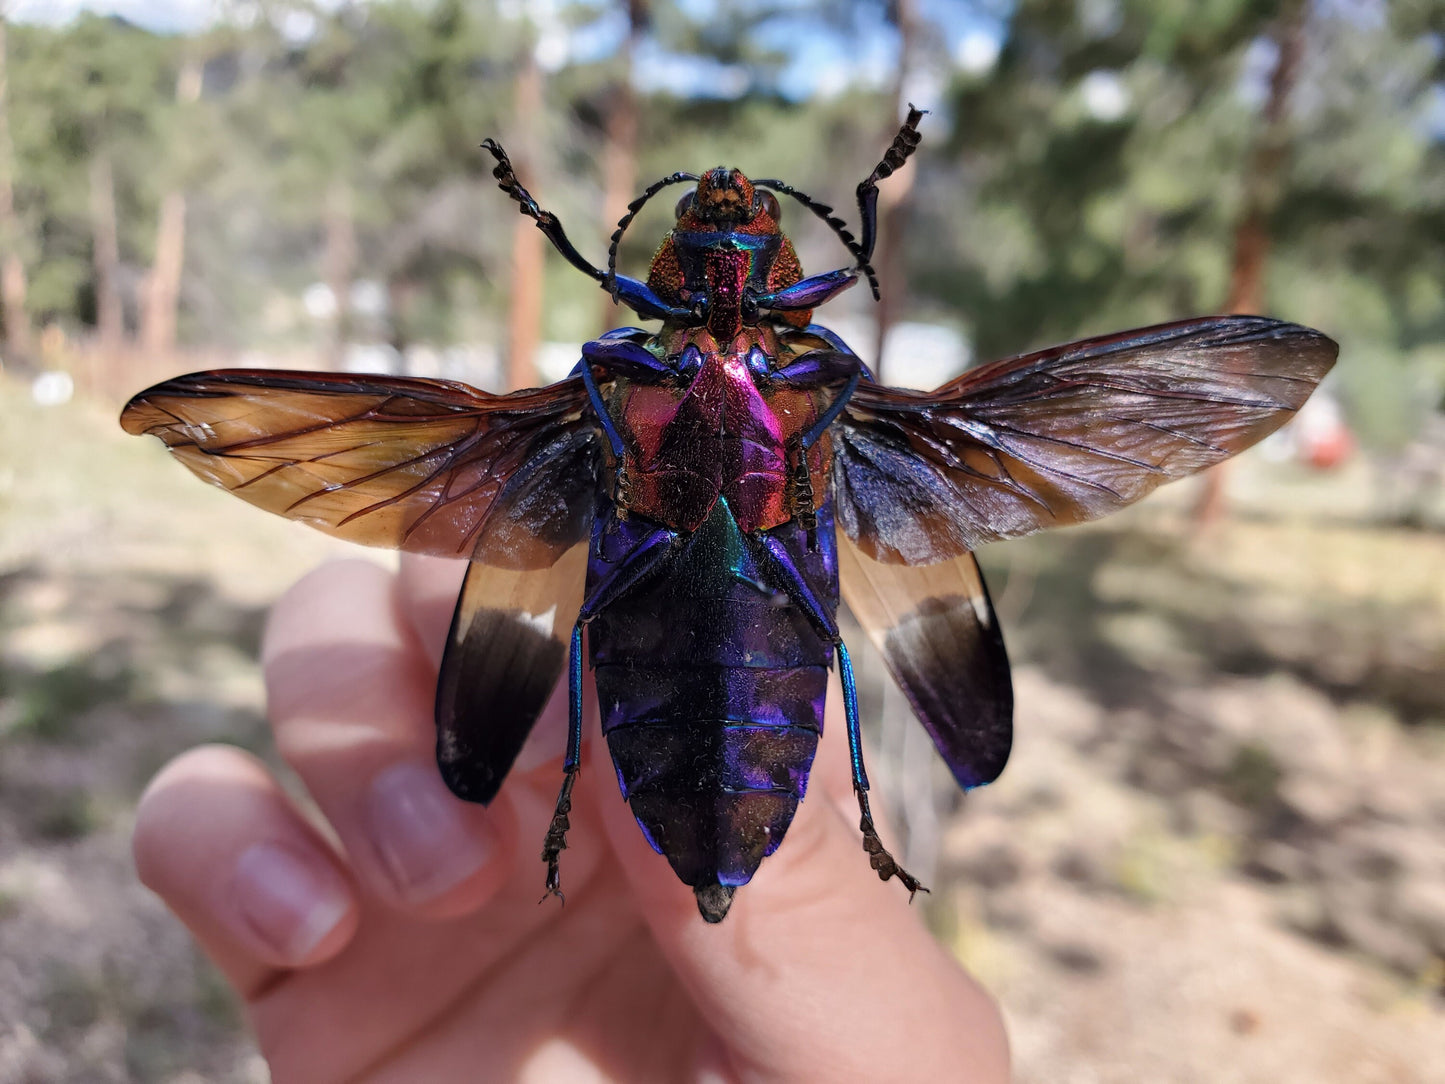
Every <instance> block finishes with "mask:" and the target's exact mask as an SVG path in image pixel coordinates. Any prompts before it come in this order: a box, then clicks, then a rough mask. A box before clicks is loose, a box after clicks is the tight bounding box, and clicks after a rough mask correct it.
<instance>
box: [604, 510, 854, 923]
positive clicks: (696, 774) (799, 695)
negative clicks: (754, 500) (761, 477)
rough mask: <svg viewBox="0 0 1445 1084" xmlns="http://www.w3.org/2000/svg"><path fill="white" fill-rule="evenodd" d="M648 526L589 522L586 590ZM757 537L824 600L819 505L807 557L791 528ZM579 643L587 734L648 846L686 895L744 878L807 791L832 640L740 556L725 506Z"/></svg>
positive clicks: (825, 549) (828, 587)
mask: <svg viewBox="0 0 1445 1084" xmlns="http://www.w3.org/2000/svg"><path fill="white" fill-rule="evenodd" d="M656 526H657V525H656V524H648V523H646V522H645V521H642V522H639V521H638V520H637V518H636V517H633V518H631V519H628V520H625V521H622V522H621V523H619V522H618V520H617V519H616V518H615V515H614V514H612V513H611V510H610V509H608V514H605V515H599V516H598V519H597V526H596V527H595V528H594V539H593V547H592V560H591V562H590V565H589V569H588V593H589V595H590V593H591V590H592V585H593V584H594V583H595V582H596V581H597V580H598V579H599V578H600V577H601V576H602V575H604V574H605V573H606V572H607V570H608V569H609V568H610V567H611V566H612V565H613V564H614V563H615V562H617V561H620V560H621V558H622V556H623V555H624V554H625V553H626V552H627V550H628V549H629V548H630V547H629V544H628V543H629V540H630V538H631V536H633V535H639V536H640V535H641V534H642V533H645V532H647V531H650V530H655V529H656ZM770 533H771V534H772V535H773V536H775V537H778V538H781V539H782V540H783V542H784V544H785V545H786V546H787V547H788V549H789V550H790V552H791V553H792V555H793V557H794V559H795V561H796V562H797V563H798V564H799V566H800V567H802V569H803V570H804V572H805V574H806V575H807V576H808V578H809V580H810V581H811V582H812V584H813V585H814V586H815V589H816V590H817V591H818V593H819V594H820V595H822V596H823V597H825V598H826V599H827V601H828V602H829V603H830V604H831V605H832V606H836V605H837V596H838V573H837V562H836V558H835V555H834V549H833V545H834V544H833V520H832V508H831V504H828V505H824V506H823V507H822V508H820V509H819V510H818V531H817V547H818V548H817V551H816V552H813V553H809V552H808V551H807V546H806V536H805V534H804V533H803V532H802V531H801V530H800V529H799V528H798V527H797V525H796V524H795V523H790V524H787V525H785V526H783V527H779V528H776V529H775V530H773V531H772V532H770ZM588 643H589V651H590V655H591V663H592V666H593V669H594V671H595V675H596V683H597V698H598V703H599V706H600V708H601V714H602V730H603V733H605V734H606V735H607V745H608V748H609V750H610V751H611V753H612V762H613V764H614V765H615V766H616V768H617V778H618V782H619V783H620V784H621V787H622V793H623V796H624V797H625V798H626V799H627V800H628V802H629V803H630V804H631V806H632V812H633V815H634V816H635V817H636V818H637V822H638V824H639V825H641V827H642V830H643V832H644V833H645V834H646V836H647V838H648V841H649V842H650V843H651V844H652V846H653V847H654V848H655V849H656V850H657V851H658V852H659V853H661V854H663V855H665V856H666V857H667V860H668V861H669V862H670V863H671V864H672V867H673V869H674V870H675V871H676V872H677V875H678V877H679V878H680V879H681V880H682V881H683V882H684V883H686V884H689V885H692V886H694V888H704V887H706V886H708V885H723V886H736V885H741V884H746V883H747V882H748V880H749V879H751V877H752V875H753V873H754V872H755V871H756V870H757V868H758V864H759V863H760V862H762V860H763V858H764V857H765V856H766V855H769V854H771V853H772V852H773V851H774V850H776V849H777V847H778V844H779V843H781V842H782V839H783V834H784V833H785V832H786V831H787V828H788V825H789V824H790V823H792V819H793V814H794V812H795V811H796V810H797V807H798V802H799V801H800V800H801V799H802V797H803V793H804V791H805V790H806V788H807V784H808V770H809V768H810V767H811V766H812V763H813V754H814V752H815V751H816V749H817V744H818V737H819V735H820V733H821V732H822V726H823V701H824V697H825V695H826V691H827V683H828V667H829V664H830V663H831V661H832V654H833V647H832V644H831V643H830V642H828V641H827V640H825V639H824V638H822V637H821V636H819V634H818V633H817V632H816V631H815V630H814V628H813V626H812V625H811V623H810V622H809V621H808V619H807V618H806V617H805V616H804V615H803V613H802V611H801V610H799V609H798V608H797V607H796V606H795V605H793V603H792V602H791V601H789V599H788V597H787V595H786V594H784V593H783V589H782V585H781V584H780V583H778V582H776V577H774V576H772V575H770V574H769V573H768V571H767V570H766V569H765V568H763V567H761V566H760V564H759V562H758V561H757V560H755V559H754V557H753V554H752V551H751V549H750V547H749V546H748V544H747V542H746V540H745V539H744V538H743V535H742V533H741V531H740V530H739V528H738V526H737V522H736V520H735V519H734V517H733V514H732V511H731V510H730V509H729V507H728V504H727V501H726V500H719V501H718V502H717V503H716V504H715V505H714V506H713V508H712V510H711V512H710V513H709V514H708V517H707V519H706V520H705V521H704V522H703V524H702V526H700V527H699V528H698V529H697V530H696V531H694V532H693V533H692V534H691V535H687V536H684V537H682V538H680V539H679V541H678V542H677V543H676V545H675V546H674V548H673V551H672V552H671V553H670V554H669V556H668V557H667V558H665V559H664V560H663V562H662V564H661V566H660V567H659V568H658V569H657V570H656V571H655V572H654V573H652V574H651V575H650V576H649V578H648V579H647V580H646V581H645V582H643V583H641V584H639V585H638V586H637V587H636V588H634V589H633V590H632V591H630V592H629V593H628V594H627V595H626V596H625V597H623V598H621V599H620V600H619V601H617V602H616V603H613V604H612V605H610V606H608V607H607V608H606V609H605V610H603V612H602V613H601V614H599V615H598V616H597V617H596V618H595V619H594V620H593V621H592V622H591V624H590V626H589V631H588ZM700 898H701V897H700Z"/></svg>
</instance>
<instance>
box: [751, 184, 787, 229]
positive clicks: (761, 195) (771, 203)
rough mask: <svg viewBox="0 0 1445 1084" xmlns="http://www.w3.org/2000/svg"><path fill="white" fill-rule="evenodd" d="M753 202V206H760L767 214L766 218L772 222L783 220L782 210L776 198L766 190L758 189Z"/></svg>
mask: <svg viewBox="0 0 1445 1084" xmlns="http://www.w3.org/2000/svg"><path fill="white" fill-rule="evenodd" d="M753 200H754V203H755V204H758V205H760V206H761V209H762V210H764V211H767V212H768V217H769V218H771V219H772V220H773V221H774V222H781V221H782V220H783V208H782V206H781V205H780V204H779V203H778V197H777V196H775V195H773V194H772V193H771V192H769V191H768V190H767V189H766V188H759V189H758V190H757V194H756V195H755V196H754V197H753Z"/></svg>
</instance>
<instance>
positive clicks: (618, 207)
mask: <svg viewBox="0 0 1445 1084" xmlns="http://www.w3.org/2000/svg"><path fill="white" fill-rule="evenodd" d="M627 20H628V30H627V40H626V41H625V42H623V45H622V77H621V79H620V80H619V82H618V85H617V87H616V89H615V93H614V97H613V102H612V108H611V109H610V110H608V114H607V146H606V147H605V148H604V150H603V152H602V183H603V197H602V221H603V222H604V223H605V224H606V227H607V236H608V237H609V238H610V237H611V236H612V230H613V229H614V228H615V226H616V224H617V220H618V219H620V218H621V217H622V216H623V215H625V214H626V213H627V205H628V204H629V203H631V202H632V197H633V195H634V193H635V192H636V188H637V132H638V108H637V93H636V92H635V91H634V90H633V89H632V63H633V58H634V57H635V56H636V52H637V43H638V40H639V39H640V38H641V37H642V33H643V31H644V30H645V29H646V27H647V22H648V9H647V3H646V0H629V2H628V4H627ZM628 311H629V310H628V309H627V308H626V307H625V306H622V305H616V304H614V303H613V301H612V298H611V297H610V296H608V295H607V294H604V295H603V297H602V313H601V320H600V321H599V322H600V324H601V327H602V330H604V331H605V330H607V329H608V328H612V327H616V326H618V325H619V324H620V323H622V322H624V321H625V320H626V319H627V312H628Z"/></svg>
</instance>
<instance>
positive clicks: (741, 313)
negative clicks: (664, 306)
mask: <svg viewBox="0 0 1445 1084" xmlns="http://www.w3.org/2000/svg"><path fill="white" fill-rule="evenodd" d="M677 211H678V214H677V225H676V226H674V227H673V229H672V230H671V231H670V232H669V233H668V235H667V237H666V238H665V239H664V240H663V242H662V245H661V246H660V247H659V248H658V250H657V253H656V255H654V256H653V259H652V267H651V270H650V272H649V274H648V279H647V285H648V286H649V287H650V288H651V289H652V291H653V292H654V293H656V294H657V296H658V297H660V298H662V299H663V300H664V301H666V302H667V303H669V304H672V305H678V306H682V307H686V308H695V307H698V306H702V307H704V308H705V309H706V313H707V321H706V322H707V323H708V326H709V327H711V328H712V330H713V333H714V335H715V336H716V337H717V338H718V339H719V340H722V341H727V340H729V339H731V338H733V337H734V336H735V335H736V334H737V333H738V331H739V330H740V329H741V327H742V326H743V325H745V324H756V322H757V314H756V313H755V312H751V311H749V307H748V305H747V303H746V293H747V291H748V290H749V289H751V291H752V292H753V293H754V294H757V295H761V294H766V293H770V292H772V291H775V290H779V289H782V288H784V287H786V286H791V285H792V284H793V283H795V282H798V281H799V280H801V279H802V277H803V269H802V266H801V265H800V264H799V262H798V257H797V253H796V252H795V251H794V250H793V245H792V242H791V241H789V240H788V238H787V237H786V236H785V235H784V234H783V232H782V230H781V229H780V228H779V225H778V220H779V218H780V217H781V214H780V210H779V207H778V201H777V197H776V196H774V195H773V194H772V193H771V192H770V191H768V190H766V189H760V188H756V187H754V185H753V183H752V182H751V181H750V180H748V178H747V177H746V176H745V175H744V174H743V173H742V171H741V170H737V169H730V168H728V167H726V166H718V167H717V168H716V169H710V170H708V171H707V172H706V173H704V174H703V175H702V176H701V178H699V180H698V185H697V188H696V190H694V191H693V192H691V193H689V194H688V195H686V196H684V197H683V198H682V200H681V201H680V202H679V203H678V208H677ZM718 310H722V311H721V312H719V311H718ZM734 310H736V311H734ZM782 319H783V321H784V322H786V323H789V324H793V325H795V326H798V327H803V326H806V325H807V324H808V322H809V321H810V320H811V313H809V312H797V313H788V314H787V315H786V316H785V317H783V318H782Z"/></svg>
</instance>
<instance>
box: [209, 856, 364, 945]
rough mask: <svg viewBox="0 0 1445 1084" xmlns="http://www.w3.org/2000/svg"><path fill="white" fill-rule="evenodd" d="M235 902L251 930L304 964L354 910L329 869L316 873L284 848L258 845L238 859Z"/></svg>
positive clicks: (316, 871)
mask: <svg viewBox="0 0 1445 1084" xmlns="http://www.w3.org/2000/svg"><path fill="white" fill-rule="evenodd" d="M232 890H233V902H234V905H235V907H236V908H237V910H238V912H239V913H240V915H241V918H242V920H243V921H244V922H245V923H246V926H247V928H248V929H249V930H250V931H251V932H252V933H254V934H255V935H256V936H257V937H259V938H260V939H261V940H262V941H264V942H265V943H266V944H267V945H269V946H270V947H271V948H272V949H273V950H275V951H276V952H278V953H280V954H281V956H282V957H283V958H284V959H286V960H290V961H293V962H297V963H299V962H300V961H302V960H304V959H305V958H306V957H307V956H309V955H310V954H311V953H312V951H313V950H314V949H315V948H316V946H317V945H319V944H321V942H322V941H323V940H324V939H325V937H326V935H327V934H329V933H330V932H331V931H332V930H334V929H335V928H336V924H337V923H338V922H340V921H341V919H342V918H343V917H344V916H345V914H346V912H347V910H348V909H349V908H350V906H351V901H350V899H349V898H348V896H347V894H346V891H345V889H344V888H343V886H342V885H340V884H338V883H337V880H336V877H335V875H334V874H333V873H332V872H331V871H330V870H328V869H317V868H316V865H315V860H313V861H308V860H306V859H305V858H303V857H302V856H301V855H300V854H298V853H297V852H296V851H294V850H292V849H290V848H288V847H283V846H282V845H281V844H279V843H255V844H252V845H251V846H250V847H248V848H247V849H246V850H245V851H243V852H242V853H241V857H240V858H238V859H237V860H236V869H235V876H234V877H233V878H232Z"/></svg>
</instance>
